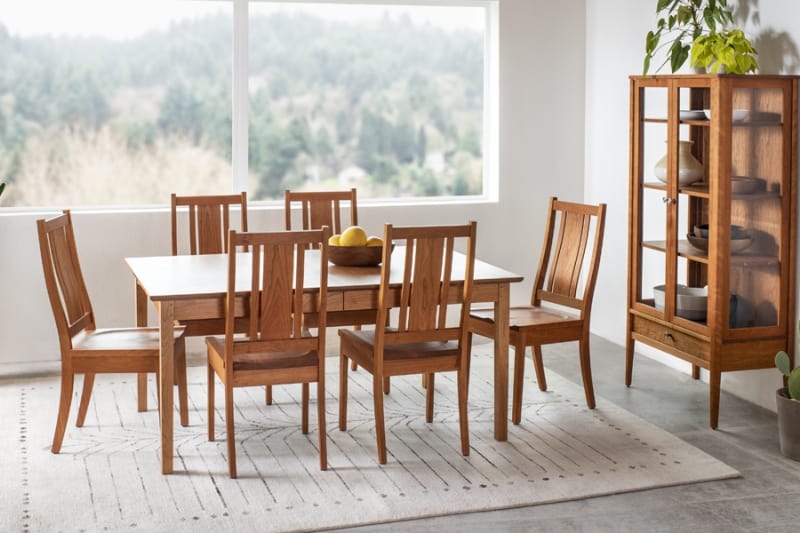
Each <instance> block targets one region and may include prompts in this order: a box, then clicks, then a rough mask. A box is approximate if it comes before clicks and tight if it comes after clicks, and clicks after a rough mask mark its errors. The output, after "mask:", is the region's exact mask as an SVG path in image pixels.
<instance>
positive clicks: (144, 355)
mask: <svg viewBox="0 0 800 533" xmlns="http://www.w3.org/2000/svg"><path fill="white" fill-rule="evenodd" d="M36 226H37V229H38V232H39V249H40V252H41V257H42V269H43V271H44V281H45V285H46V286H47V295H48V297H49V299H50V305H51V306H52V308H53V316H54V318H55V321H56V329H57V330H58V342H59V347H60V350H61V400H60V402H59V405H58V418H57V421H56V429H55V434H54V435H53V445H52V447H51V451H52V452H53V453H58V452H59V451H60V450H61V442H62V441H63V439H64V431H65V430H66V427H67V419H68V417H69V409H70V405H71V403H72V391H73V386H74V381H75V374H84V378H83V392H82V394H81V403H80V406H79V408H78V420H77V426H78V427H82V426H83V423H84V420H85V419H86V411H87V409H88V407H89V400H90V398H91V395H92V387H93V385H94V376H95V374H99V373H118V372H136V373H140V372H141V373H146V372H155V373H158V351H159V332H158V328H113V329H98V328H97V327H96V324H95V316H94V311H93V310H92V303H91V301H90V300H89V293H88V291H87V290H86V284H85V283H84V279H83V274H82V273H81V266H80V262H79V261H78V251H77V247H76V245H75V235H74V232H73V229H72V217H71V215H70V212H69V210H65V211H64V212H63V213H62V214H61V215H58V216H56V217H53V218H51V219H49V220H44V219H40V220H37V221H36ZM183 334H184V328H182V327H176V328H175V333H174V342H175V347H174V350H175V375H176V379H177V382H178V388H179V393H178V399H179V404H180V418H181V425H183V426H186V425H188V423H189V421H188V409H187V403H188V402H187V394H186V355H185V347H184V336H183Z"/></svg>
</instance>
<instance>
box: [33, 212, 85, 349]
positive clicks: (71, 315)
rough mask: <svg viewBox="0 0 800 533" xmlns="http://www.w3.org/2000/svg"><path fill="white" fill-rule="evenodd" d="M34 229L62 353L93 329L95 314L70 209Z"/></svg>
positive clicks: (42, 222)
mask: <svg viewBox="0 0 800 533" xmlns="http://www.w3.org/2000/svg"><path fill="white" fill-rule="evenodd" d="M36 227H37V229H38V232H39V250H40V252H41V256H42V269H43V271H44V281H45V285H46V286H47V296H48V297H49V298H50V306H51V307H52V308H53V316H54V317H55V321H56V329H57V330H58V339H59V344H60V346H61V353H62V354H64V353H66V351H67V350H69V349H70V348H71V347H72V337H73V336H75V335H77V334H78V333H80V332H81V331H83V330H85V329H90V330H92V329H95V319H94V312H93V311H92V304H91V302H90V301H89V293H88V291H87V290H86V284H85V283H84V280H83V274H82V273H81V265H80V262H79V261H78V250H77V247H76V245H75V234H74V233H73V230H72V216H71V215H70V212H69V210H65V211H64V212H63V213H62V214H61V215H58V216H56V217H53V218H50V219H48V220H44V219H40V220H37V221H36Z"/></svg>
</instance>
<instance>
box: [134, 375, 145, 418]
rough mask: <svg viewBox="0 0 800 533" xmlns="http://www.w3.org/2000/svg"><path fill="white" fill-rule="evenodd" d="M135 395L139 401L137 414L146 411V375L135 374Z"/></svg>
mask: <svg viewBox="0 0 800 533" xmlns="http://www.w3.org/2000/svg"><path fill="white" fill-rule="evenodd" d="M136 391H137V392H136V393H137V395H138V400H139V406H138V409H139V412H140V413H143V412H145V411H147V373H146V372H139V373H138V374H136Z"/></svg>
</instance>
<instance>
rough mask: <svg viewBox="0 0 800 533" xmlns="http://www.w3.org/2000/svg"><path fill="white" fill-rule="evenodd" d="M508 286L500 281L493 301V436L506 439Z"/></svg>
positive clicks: (509, 300)
mask: <svg viewBox="0 0 800 533" xmlns="http://www.w3.org/2000/svg"><path fill="white" fill-rule="evenodd" d="M510 302H511V298H510V286H509V284H508V283H501V284H500V286H499V287H498V291H497V301H496V302H494V327H495V332H494V438H495V440H499V441H504V440H508V337H509V334H508V322H509V319H508V314H509V306H510V305H511V303H510Z"/></svg>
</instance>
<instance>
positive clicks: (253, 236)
mask: <svg viewBox="0 0 800 533" xmlns="http://www.w3.org/2000/svg"><path fill="white" fill-rule="evenodd" d="M329 237H330V231H329V230H328V228H327V227H324V228H323V229H321V230H309V231H286V232H277V233H236V232H235V231H234V230H231V231H230V236H229V243H230V248H229V250H228V296H227V303H226V309H225V311H226V319H225V336H224V337H207V338H206V346H207V349H208V439H209V440H212V441H213V440H214V374H216V375H217V376H219V378H220V380H221V381H222V383H223V385H224V387H225V426H226V429H227V434H226V438H227V441H228V442H227V445H228V470H229V473H230V476H231V477H232V478H235V477H236V476H237V472H236V440H235V436H234V420H233V389H234V387H246V386H254V385H278V384H287V383H302V385H303V391H302V431H303V433H308V403H309V399H308V396H309V394H308V389H309V383H312V382H316V383H317V421H318V424H319V452H320V469H321V470H326V469H327V467H328V459H327V451H326V431H325V324H326V323H325V320H326V308H327V292H328V281H327V280H328V238H329ZM240 245H241V246H247V247H251V248H252V253H251V254H250V255H249V256H247V257H248V259H247V260H248V261H249V262H250V264H249V265H248V270H249V271H250V272H252V273H253V276H252V281H251V285H250V296H249V303H248V304H247V306H248V308H249V317H250V320H249V328H248V331H247V332H246V335H245V336H244V337H243V336H241V335H237V331H236V329H235V327H234V307H235V299H236V273H237V272H236V265H237V254H236V252H235V247H236V246H240ZM308 247H314V248H319V250H320V251H319V256H318V257H319V259H318V264H313V263H310V262H307V261H306V256H305V252H306V249H307V248H308ZM240 255H241V254H240ZM242 260H243V259H242V258H240V259H239V261H240V262H241V261H242ZM240 268H241V266H240ZM317 276H318V277H319V290H318V291H315V292H314V293H313V294H305V293H304V288H305V285H304V283H305V280H306V278H312V279H313V278H315V277H317ZM304 303H305V304H306V305H305V306H304ZM303 311H305V312H303ZM310 312H313V313H314V314H316V320H317V323H318V324H319V327H318V328H317V334H316V335H312V334H311V332H310V331H309V330H308V328H307V327H306V326H305V324H304V319H305V317H306V313H310Z"/></svg>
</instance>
